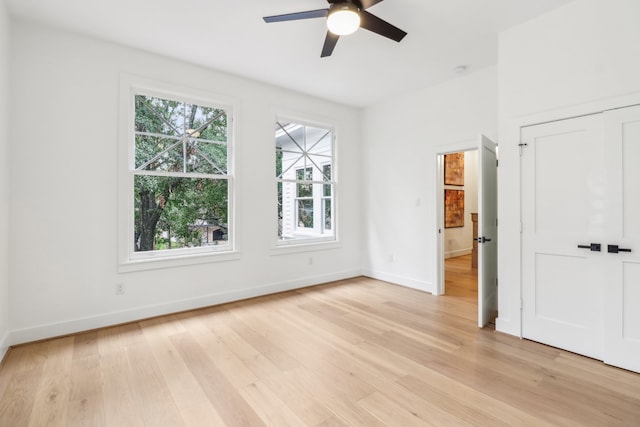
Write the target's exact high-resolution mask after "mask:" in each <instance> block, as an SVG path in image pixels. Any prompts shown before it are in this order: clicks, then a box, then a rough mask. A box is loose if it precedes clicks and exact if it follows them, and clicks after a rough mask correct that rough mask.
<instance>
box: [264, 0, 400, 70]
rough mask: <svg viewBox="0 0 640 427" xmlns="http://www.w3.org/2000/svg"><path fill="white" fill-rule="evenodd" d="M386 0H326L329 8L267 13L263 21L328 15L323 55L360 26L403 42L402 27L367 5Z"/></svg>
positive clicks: (293, 19) (330, 52)
mask: <svg viewBox="0 0 640 427" xmlns="http://www.w3.org/2000/svg"><path fill="white" fill-rule="evenodd" d="M381 1H383V0H327V2H328V3H329V8H328V9H318V10H307V11H305V12H295V13H286V14H284V15H274V16H265V17H264V18H263V19H264V22H267V23H271V22H282V21H297V20H300V19H311V18H327V28H328V30H327V36H326V38H325V39H324V46H322V53H321V55H320V57H322V58H324V57H326V56H331V54H332V53H333V49H334V48H335V47H336V43H338V39H339V38H340V36H346V35H348V34H352V33H354V32H355V31H356V30H357V29H358V28H360V27H362V28H364V29H365V30H369V31H372V32H374V33H376V34H380V35H381V36H384V37H387V38H389V39H391V40H395V41H397V42H400V40H402V39H403V38H404V36H406V35H407V33H406V32H404V31H402V30H401V29H400V28H398V27H396V26H393V25H391V24H389V23H388V22H386V21H383V20H382V19H380V18H378V17H377V16H375V15H372V14H371V13H369V12H367V11H366V9H368V8H370V7H371V6H373V5H374V4H377V3H380V2H381Z"/></svg>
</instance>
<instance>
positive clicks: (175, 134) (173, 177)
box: [133, 95, 229, 252]
mask: <svg viewBox="0 0 640 427" xmlns="http://www.w3.org/2000/svg"><path fill="white" fill-rule="evenodd" d="M227 121H228V117H227V112H226V111H225V110H223V109H217V108H212V107H208V106H202V105H196V104H192V103H187V102H182V101H176V100H171V99H163V98H158V97H152V96H145V95H136V96H135V149H134V151H135V165H134V170H133V183H134V185H133V187H134V188H133V193H134V194H133V197H134V236H133V237H134V251H136V252H145V251H158V250H169V249H179V248H188V247H200V246H210V245H219V244H221V243H222V244H224V243H227V241H228V233H229V231H228V228H229V227H228V221H229V218H228V214H229V210H228V206H229V175H228V142H227V137H228V123H227Z"/></svg>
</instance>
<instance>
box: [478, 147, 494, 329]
mask: <svg viewBox="0 0 640 427" xmlns="http://www.w3.org/2000/svg"><path fill="white" fill-rule="evenodd" d="M478 166H479V169H480V170H479V173H478V326H480V327H481V328H482V327H484V326H485V325H486V324H487V323H488V322H489V320H491V318H492V317H493V316H494V315H495V313H496V312H497V311H498V289H497V286H498V223H497V218H498V197H497V189H498V178H497V153H496V144H495V142H493V141H491V140H490V139H489V138H487V137H486V136H484V135H481V136H480V144H479V147H478Z"/></svg>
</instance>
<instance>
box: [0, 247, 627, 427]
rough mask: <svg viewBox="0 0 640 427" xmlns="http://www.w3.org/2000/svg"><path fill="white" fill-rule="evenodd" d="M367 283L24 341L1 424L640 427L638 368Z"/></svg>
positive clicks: (453, 273)
mask: <svg viewBox="0 0 640 427" xmlns="http://www.w3.org/2000/svg"><path fill="white" fill-rule="evenodd" d="M470 264H471V263H470V257H459V258H452V259H449V260H446V262H445V265H446V269H447V272H446V274H445V279H446V280H445V282H446V294H445V295H443V296H438V297H434V296H432V295H429V294H426V293H424V292H419V291H416V290H413V289H408V288H404V287H400V286H396V285H391V284H388V283H385V282H381V281H378V280H373V279H369V278H365V277H359V278H354V279H349V280H344V281H339V282H335V283H329V284H326V285H321V286H315V287H310V288H305V289H298V290H295V291H291V292H285V293H281V294H276V295H269V296H265V297H260V298H254V299H250V300H247V301H238V302H234V303H230V304H224V305H220V306H215V307H209V308H205V309H200V310H194V311H190V312H186V313H178V314H174V315H168V316H164V317H160V318H156V319H149V320H144V321H140V322H134V323H131V324H127V325H120V326H114V327H110V328H104V329H100V330H97V331H93V332H87V333H83V334H78V335H76V336H74V337H65V338H59V339H53V340H49V341H43V342H37V343H32V344H27V345H22V346H18V347H15V348H11V349H10V350H9V352H8V353H7V355H6V358H5V361H4V363H3V364H2V366H0V426H2V427H4V426H11V427H13V426H20V427H22V426H29V425H33V426H36V425H37V426H40V425H66V426H82V427H85V426H107V427H111V426H117V427H120V426H127V427H129V426H148V425H161V426H174V425H186V426H202V425H213V426H242V425H250V426H260V425H268V426H287V425H291V426H326V427H328V426H366V427H372V426H383V425H390V426H403V427H404V426H412V425H437V426H461V425H473V426H485V425H486V426H489V425H490V426H512V425H513V426H536V427H538V426H541V427H544V426H598V427H599V426H636V425H640V375H639V374H636V373H632V372H628V371H624V370H621V369H617V368H614V367H611V366H606V365H604V364H603V363H602V362H598V361H594V360H592V359H588V358H585V357H582V356H579V355H576V354H572V353H568V352H566V351H563V350H560V349H557V348H552V347H549V346H545V345H541V344H538V343H535V342H532V341H527V340H521V339H518V338H516V337H512V336H508V335H504V334H501V333H496V332H495V331H494V330H493V327H492V326H489V327H487V328H484V329H478V328H477V326H476V318H477V307H476V302H475V301H476V299H477V283H476V277H477V270H474V269H472V268H471V267H470Z"/></svg>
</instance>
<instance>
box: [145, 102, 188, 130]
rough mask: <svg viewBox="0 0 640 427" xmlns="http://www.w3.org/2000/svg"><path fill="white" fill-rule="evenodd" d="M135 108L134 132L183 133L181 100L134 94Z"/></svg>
mask: <svg viewBox="0 0 640 427" xmlns="http://www.w3.org/2000/svg"><path fill="white" fill-rule="evenodd" d="M135 108H136V111H135V123H136V132H148V133H156V134H162V135H172V136H180V135H182V134H183V129H184V109H183V105H182V103H181V102H178V101H171V100H168V99H160V98H155V97H152V96H144V95H136V97H135Z"/></svg>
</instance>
